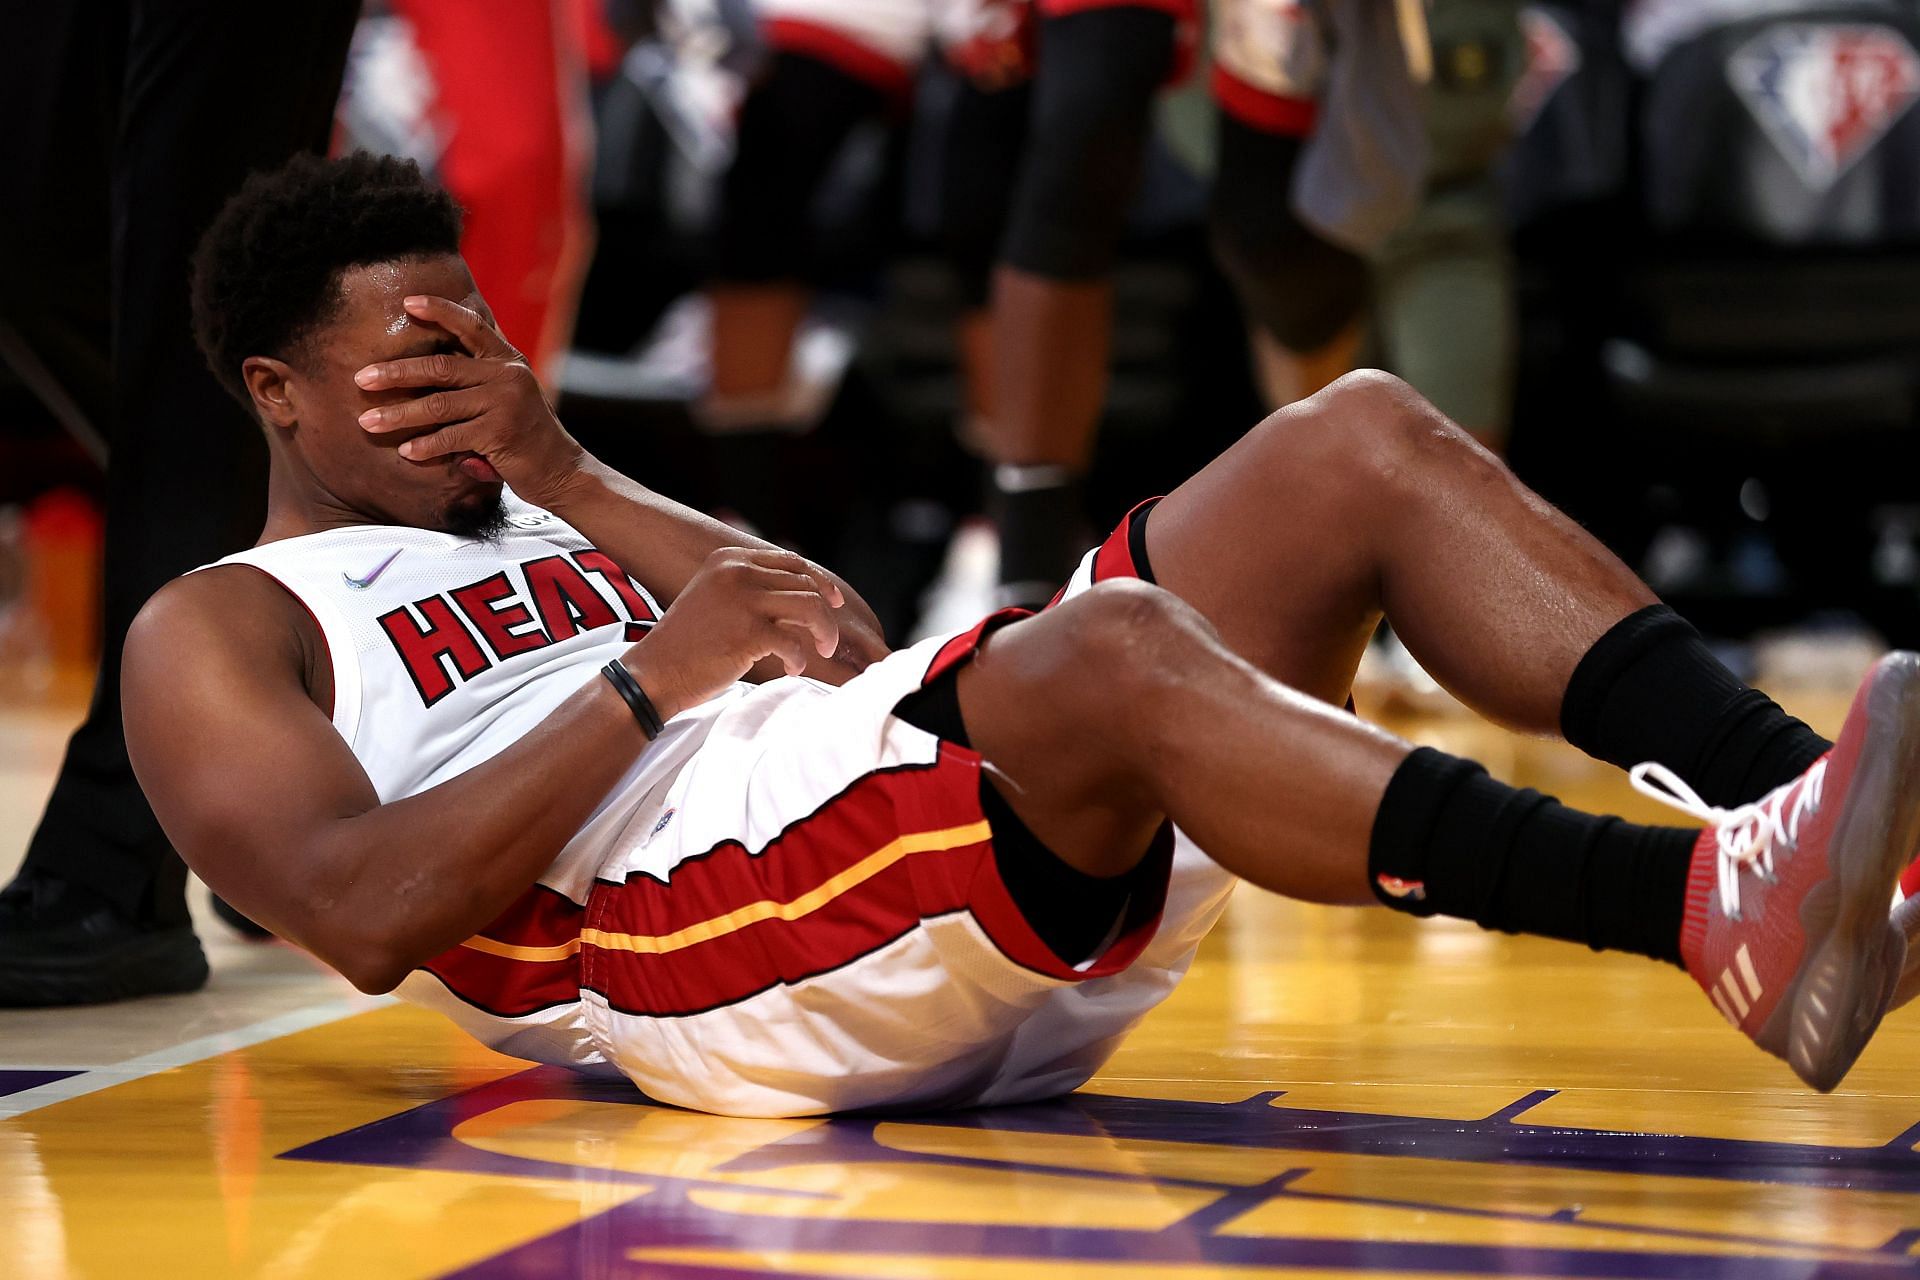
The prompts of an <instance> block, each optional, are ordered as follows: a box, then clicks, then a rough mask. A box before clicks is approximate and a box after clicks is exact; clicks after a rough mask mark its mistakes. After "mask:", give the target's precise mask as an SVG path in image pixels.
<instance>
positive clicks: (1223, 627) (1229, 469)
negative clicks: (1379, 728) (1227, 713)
mask: <svg viewBox="0 0 1920 1280" xmlns="http://www.w3.org/2000/svg"><path fill="white" fill-rule="evenodd" d="M1145 545H1146V549H1147V551H1148V553H1149V555H1150V558H1151V562H1152V566H1153V571H1154V575H1155V581H1157V582H1158V583H1159V584H1160V585H1161V586H1164V587H1166V588H1167V589H1168V590H1170V591H1172V592H1174V593H1175V594H1177V595H1179V596H1180V597H1181V598H1182V599H1185V600H1187V601H1188V602H1189V603H1191V604H1193V605H1194V606H1195V607H1196V608H1198V609H1199V610H1200V612H1201V613H1202V614H1204V615H1206V617H1207V618H1208V620H1209V621H1211V622H1212V623H1213V625H1214V626H1215V627H1217V628H1218V629H1219V631H1220V634H1221V637H1222V639H1223V641H1224V642H1225V643H1226V645H1227V646H1228V647H1229V648H1231V649H1233V650H1234V651H1235V652H1237V653H1240V654H1242V655H1244V656H1245V657H1246V658H1248V659H1249V660H1250V661H1252V662H1253V663H1254V664H1255V665H1256V666H1259V667H1260V668H1261V669H1263V670H1264V671H1266V672H1268V673H1269V674H1271V675H1273V676H1275V677H1277V678H1279V679H1281V680H1283V681H1285V682H1286V683H1288V684H1290V685H1292V686H1294V687H1296V688H1299V689H1302V690H1304V691H1306V692H1308V693H1311V694H1313V695H1314V696H1316V697H1319V698H1322V699H1326V700H1328V701H1333V702H1338V701H1340V700H1342V699H1344V697H1345V696H1346V692H1347V688H1348V685H1349V684H1350V682H1351V677H1352V673H1353V669H1354V665H1355V664H1356V663H1357V661H1358V658H1359V654H1360V652H1361V649H1362V647H1363V646H1364V644H1365V642H1366V639H1367V637H1368V636H1369V635H1370V634H1371V633H1372V631H1373V628H1374V625H1375V623H1376V622H1377V621H1378V619H1379V617H1380V615H1381V613H1382V612H1383V611H1384V612H1385V613H1386V614H1387V616H1388V617H1389V618H1390V619H1391V620H1392V622H1393V625H1394V629H1395V631H1396V632H1397V633H1398V634H1399V635H1400V636H1401V637H1402V638H1403V639H1404V640H1405V641H1406V644H1407V647H1408V648H1409V649H1410V650H1412V652H1413V653H1414V655H1415V656H1416V657H1417V658H1419V660H1420V662H1421V664H1422V665H1423V666H1425V667H1426V668H1427V670H1429V671H1430V672H1432V673H1433V675H1434V676H1435V678H1436V679H1438V680H1439V681H1440V682H1441V683H1442V684H1443V685H1445V686H1446V687H1447V688H1448V689H1450V690H1451V691H1452V692H1453V693H1455V694H1456V695H1457V696H1458V697H1460V698H1461V700H1462V701H1464V702H1466V703H1467V704H1468V705H1469V706H1471V707H1472V708H1474V709H1475V710H1476V711H1479V712H1481V713H1482V714H1484V715H1486V716H1488V717H1489V718H1491V719H1494V720H1497V721H1499V722H1501V723H1503V724H1507V725H1510V726H1513V727H1515V728H1519V729H1522V730H1524V731H1527V732H1536V733H1564V734H1565V736H1566V737H1567V738H1568V739H1569V740H1570V741H1572V742H1573V743H1574V744H1575V745H1577V746H1579V747H1581V748H1582V749H1583V750H1586V751H1588V752H1589V753H1590V754H1593V755H1595V756H1597V757H1599V758H1601V759H1605V760H1609V761H1611V762H1613V763H1615V764H1619V765H1621V766H1623V767H1625V766H1630V765H1633V764H1636V763H1638V762H1640V761H1642V760H1657V761H1660V762H1662V763H1665V764H1667V765H1669V766H1670V767H1672V768H1674V769H1676V770H1678V771H1679V772H1680V774H1681V775H1682V776H1683V777H1685V778H1686V779H1687V780H1688V781H1689V782H1690V783H1691V784H1692V785H1693V786H1694V787H1695V788H1696V789H1698V790H1699V791H1700V793H1701V794H1702V795H1703V796H1705V797H1706V798H1707V799H1708V800H1709V801H1711V802H1713V803H1716V804H1735V803H1741V802H1745V801H1748V800H1752V799H1755V798H1756V797H1758V796H1760V795H1762V794H1764V793H1766V792H1767V791H1768V790H1770V789H1772V788H1773V787H1774V786H1777V785H1779V784H1780V783H1781V782H1784V781H1786V780H1787V779H1789V778H1792V777H1794V776H1795V775H1796V774H1798V773H1799V771H1800V770H1802V769H1804V768H1805V767H1806V766H1807V765H1808V764H1810V763H1811V762H1812V761H1813V759H1814V758H1816V757H1817V756H1818V755H1819V754H1820V753H1821V752H1822V751H1824V750H1825V749H1826V747H1827V745H1828V744H1827V743H1826V742H1825V741H1824V740H1823V739H1821V738H1819V736H1818V735H1816V734H1814V733H1813V732H1812V731H1811V730H1809V729H1807V728H1806V726H1805V725H1803V724H1801V723H1800V722H1799V721H1797V720H1794V719H1792V718H1791V717H1789V716H1787V715H1786V714H1785V713H1784V712H1782V711H1781V710H1780V709H1779V708H1778V707H1777V706H1775V705H1774V704H1773V703H1772V702H1771V701H1770V700H1768V699H1767V698H1766V697H1765V696H1764V695H1762V694H1760V693H1758V692H1756V691H1754V690H1751V689H1748V688H1746V687H1745V686H1744V685H1742V684H1741V683H1740V682H1739V681H1738V680H1736V679H1735V678H1734V677H1733V676H1732V675H1731V674H1730V673H1729V672H1727V670H1726V669H1725V667H1724V666H1722V665H1721V664H1720V663H1719V662H1718V661H1717V660H1716V659H1714V658H1713V656H1712V654H1711V653H1710V652H1709V651H1708V649H1707V648H1706V646H1705V644H1704V642H1702V641H1701V640H1700V638H1699V636H1698V635H1697V634H1696V633H1694V632H1693V631H1692V629H1691V628H1689V627H1687V626H1686V624H1685V623H1684V622H1682V621H1680V619H1678V618H1677V617H1676V616H1674V615H1673V614H1672V613H1671V612H1669V611H1666V610H1664V609H1663V608H1661V607H1660V606H1659V605H1658V603H1657V601H1656V599H1655V597H1654V595H1653V593H1652V592H1651V591H1650V590H1649V589H1648V588H1647V587H1646V586H1645V585H1644V584H1642V583H1641V582H1640V581H1639V580H1638V579H1637V578H1636V577H1634V575H1633V573H1632V572H1631V571H1630V570H1629V569H1628V568H1627V567H1626V566H1625V565H1624V564H1622V563H1621V562H1620V561H1619V560H1618V559H1616V558H1615V557H1614V556H1613V555H1612V554H1611V553H1610V552H1608V551H1607V549H1606V548H1605V547H1603V546H1601V545H1600V544H1599V543H1598V542H1597V541H1595V540H1594V539H1593V538H1592V537H1590V536H1589V535H1588V534H1587V533H1586V532H1585V531H1584V530H1582V529H1581V528H1580V527H1579V526H1578V525H1576V524H1574V523H1573V521H1571V520H1569V519H1568V518H1567V517H1565V516H1564V515H1562V514H1560V513H1559V512H1558V511H1556V510H1554V509H1553V508H1552V507H1551V506H1550V505H1548V504H1547V503H1546V502H1545V501H1544V500H1542V499H1541V498H1540V497H1538V496H1537V495H1535V494H1533V493H1532V492H1530V491H1529V490H1528V489H1527V488H1526V486H1525V485H1523V484H1521V483H1520V481H1519V480H1518V479H1517V478H1516V477H1515V476H1514V475H1513V474H1512V472H1510V471H1508V470H1507V468H1506V467H1505V465H1504V464H1502V463H1501V462H1500V460H1499V459H1498V458H1496V457H1494V456H1493V455H1492V454H1491V453H1488V452H1487V451H1486V450H1485V449H1483V448H1481V447H1480V446H1479V445H1478V444H1476V443H1475V442H1474V441H1473V439H1472V437H1471V436H1469V435H1468V434H1467V433H1466V432H1465V431H1463V430H1461V429H1460V428H1459V427H1458V426H1456V425H1454V424H1453V423H1451V422H1449V421H1448V420H1447V419H1446V418H1445V417H1443V416H1442V415H1441V414H1440V413H1439V412H1438V411H1437V410H1435V409H1434V408H1433V406H1432V405H1430V404H1429V403H1427V402H1426V401H1425V400H1424V399H1422V398H1421V397H1420V396H1419V395H1418V394H1417V393H1415V392H1414V391H1413V390H1412V389H1411V388H1410V387H1408V386H1407V385H1406V384H1405V383H1403V382H1401V381H1400V380H1399V379H1397V378H1392V377H1389V376H1387V375H1384V374H1379V373H1371V372H1369V373H1362V374H1355V375H1352V376H1350V377H1347V378H1343V379H1341V380H1340V381H1338V382H1336V383H1334V384H1333V385H1332V386H1331V387H1328V388H1327V389H1326V390H1325V391H1322V392H1321V393H1319V394H1318V395H1315V396H1313V397H1311V398H1309V399H1307V400H1304V401H1302V402H1300V403H1298V404H1295V405H1292V406H1289V407H1288V408H1286V409H1283V410H1281V411H1279V412H1277V413H1275V414H1273V415H1272V416H1270V417H1269V418H1267V419H1266V421H1264V422H1262V423H1261V424H1260V425H1259V426H1257V427H1255V428H1254V429H1253V430H1252V431H1250V432H1248V433H1247V435H1245V436H1244V437H1242V438H1241V439H1240V440H1239V441H1238V442H1236V443H1235V444H1234V445H1233V446H1232V447H1231V448H1230V449H1228V450H1227V451H1226V453H1224V454H1222V455H1221V456H1220V458H1218V459H1216V460H1215V461H1214V462H1213V463H1212V464H1211V465H1209V466H1208V467H1207V468H1206V469H1205V470H1203V471H1202V472H1201V473H1200V474H1199V475H1198V476H1196V477H1194V479H1192V480H1190V481H1188V482H1187V483H1186V484H1184V485H1182V486H1180V487H1179V488H1178V489H1176V490H1175V491H1174V492H1173V493H1172V494H1171V495H1169V496H1168V497H1167V498H1166V499H1165V500H1164V501H1162V502H1161V503H1160V504H1159V505H1158V506H1156V507H1155V508H1154V509H1153V511H1152V515H1151V518H1150V520H1149V523H1148V525H1147V531H1146V537H1145Z"/></svg>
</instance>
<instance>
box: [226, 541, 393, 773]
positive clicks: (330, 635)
mask: <svg viewBox="0 0 1920 1280" xmlns="http://www.w3.org/2000/svg"><path fill="white" fill-rule="evenodd" d="M220 563H221V564H231V565H242V566H245V567H246V568H248V569H252V570H253V571H254V572H255V573H258V574H259V575H261V576H262V577H264V578H266V579H267V581H269V582H271V583H273V584H274V585H275V586H277V587H279V588H280V589H281V590H282V591H284V592H286V593H287V595H288V596H289V597H290V598H291V599H292V600H293V602H294V603H295V604H297V605H299V606H300V607H301V608H302V609H304V610H305V611H306V614H307V617H309V618H311V619H312V620H313V627H314V630H315V631H317V632H318V633H319V635H320V651H321V656H322V657H323V658H324V659H325V661H326V664H327V666H328V668H329V669H330V670H331V671H332V673H333V699H332V705H331V706H330V707H329V708H328V709H327V718H328V719H329V720H330V721H332V723H333V728H334V731H335V732H336V733H338V734H339V735H340V736H341V737H342V738H343V739H345V740H346V742H347V744H348V745H349V746H351V745H352V744H353V735H354V733H355V731H356V730H358V729H359V727H360V669H359V667H358V666H357V665H356V664H353V663H343V662H341V661H340V660H339V657H338V655H339V653H340V652H341V651H342V650H343V649H344V650H345V651H346V652H347V653H348V654H352V653H353V652H354V651H355V649H354V643H353V636H352V634H351V633H350V632H349V631H348V630H347V628H346V626H345V624H344V623H342V622H341V621H340V620H339V619H338V618H336V617H333V616H332V615H333V609H332V607H331V606H330V605H327V604H326V603H325V602H324V601H323V602H321V604H320V607H319V608H315V606H314V602H313V601H311V600H309V599H307V598H306V597H305V596H303V595H301V594H300V593H299V592H298V591H296V590H294V589H293V587H292V586H291V585H289V584H288V582H287V580H286V579H285V578H282V577H281V576H280V575H279V574H277V573H275V572H273V570H271V569H268V568H266V567H265V566H264V565H260V564H256V563H254V562H253V561H252V560H243V559H240V558H238V557H230V558H229V559H226V560H223V561H221V562H220ZM207 567H208V568H214V567H216V566H212V565H209V566H207ZM322 610H324V611H325V612H326V613H327V615H328V616H327V617H325V618H323V617H321V616H320V615H321V611H322Z"/></svg>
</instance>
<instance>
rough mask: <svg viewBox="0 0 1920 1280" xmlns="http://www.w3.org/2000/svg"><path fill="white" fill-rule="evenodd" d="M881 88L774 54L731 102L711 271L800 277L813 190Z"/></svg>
mask: <svg viewBox="0 0 1920 1280" xmlns="http://www.w3.org/2000/svg"><path fill="white" fill-rule="evenodd" d="M888 106H889V100H888V98H887V95H886V94H884V93H882V92H881V91H880V90H879V89H877V88H875V87H874V86H873V85H871V84H868V83H866V82H865V81H863V80H857V79H855V78H854V77H852V76H850V75H848V74H847V73H846V72H844V71H841V70H839V69H838V68H836V67H832V66H829V65H828V64H827V63H824V62H819V61H816V60H814V59H812V58H809V57H806V56H805V55H802V54H796V53H784V52H782V53H776V54H774V56H773V60H772V63H771V64H770V65H769V67H768V68H767V73H766V75H765V76H764V77H762V78H761V79H760V80H759V81H757V82H756V83H755V84H754V86H753V88H752V89H751V90H750V91H749V92H748V94H747V100H746V102H745V103H743V104H742V105H741V108H740V131H739V136H738V141H737V143H736V149H735V151H734V156H733V164H732V165H731V166H730V167H729V168H728V169H727V176H726V180H725V183H724V184H723V186H722V189H721V209H720V225H719V234H718V243H717V246H716V255H715V259H716V260H715V263H714V275H715V276H716V277H717V278H719V279H721V280H730V281H763V280H780V279H790V278H795V277H804V276H805V275H806V274H807V272H806V264H807V247H806V246H807V224H808V221H809V214H810V213H811V211H812V207H813V199H814V193H815V192H816V191H818V190H819V187H820V182H821V180H822V179H823V178H825V177H826V175H827V170H828V169H829V168H830V167H831V166H832V164H833V161H834V158H835V157H836V156H838V155H839V154H840V149H841V147H843V146H844V145H846V141H847V136H848V135H849V134H850V133H852V132H853V129H854V126H856V125H858V124H859V123H860V122H861V121H863V120H867V119H872V118H875V117H878V116H880V115H881V114H883V113H884V112H885V111H886V110H887V109H888Z"/></svg>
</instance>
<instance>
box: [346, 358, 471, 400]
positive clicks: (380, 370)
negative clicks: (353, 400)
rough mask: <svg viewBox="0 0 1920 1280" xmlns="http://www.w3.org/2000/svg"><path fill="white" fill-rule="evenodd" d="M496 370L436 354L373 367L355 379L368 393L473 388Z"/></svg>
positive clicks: (365, 369)
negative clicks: (405, 388) (429, 388)
mask: <svg viewBox="0 0 1920 1280" xmlns="http://www.w3.org/2000/svg"><path fill="white" fill-rule="evenodd" d="M494 367H495V366H494V365H493V364H492V363H490V362H488V361H485V360H476V359H474V358H473V357H472V356H464V355H455V354H454V353H453V352H451V351H436V352H435V353H434V354H432V355H430V356H411V357H409V358H407V359H405V360H387V361H383V362H382V363H380V364H370V365H368V366H367V367H366V368H364V369H362V370H361V371H360V372H358V373H356V374H354V375H353V380H354V382H356V383H358V384H359V385H360V386H361V387H362V388H363V389H365V390H367V391H389V390H392V389H393V388H395V387H472V386H478V385H479V384H480V383H482V382H485V381H486V380H487V379H488V378H490V377H492V376H493V371H494Z"/></svg>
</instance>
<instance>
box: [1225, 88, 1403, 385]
mask: <svg viewBox="0 0 1920 1280" xmlns="http://www.w3.org/2000/svg"><path fill="white" fill-rule="evenodd" d="M1219 122H1220V128H1219V139H1220V155H1219V166H1218V169H1217V171H1216V173H1215V175H1214V180H1213V200H1212V208H1211V210H1210V221H1211V222H1212V231H1213V247H1214V253H1215V255H1216V256H1218V258H1219V259H1220V265H1221V267H1222V269H1223V270H1225V272H1226V273H1227V276H1228V278H1229V279H1231V280H1232V281H1233V285H1234V289H1235V290H1236V291H1237V292H1238V293H1239V295H1240V303H1241V305H1242V306H1243V307H1245V308H1246V310H1247V317H1248V319H1249V320H1251V321H1252V322H1253V323H1254V324H1257V325H1259V326H1260V327H1261V328H1262V329H1264V330H1266V332H1267V333H1268V334H1269V335H1271V336H1272V337H1273V339H1274V340H1275V341H1277V342H1278V343H1279V344H1280V345H1281V346H1283V347H1285V348H1287V350H1289V351H1294V352H1300V353H1305V352H1309V351H1317V350H1319V349H1320V348H1321V347H1324V346H1326V345H1327V343H1329V342H1331V341H1332V340H1333V338H1334V337H1335V335H1337V334H1339V333H1340V331H1341V330H1343V329H1345V328H1346V327H1347V326H1348V325H1350V324H1352V323H1353V321H1354V318H1355V317H1357V316H1358V315H1359V314H1360V309H1361V307H1362V306H1363V305H1365V302H1366V296H1367V269H1366V264H1365V263H1364V262H1362V261H1361V260H1360V258H1359V257H1358V256H1357V255H1355V254H1352V253H1349V252H1348V251H1347V250H1345V249H1342V248H1340V247H1339V246H1338V245H1335V244H1330V243H1328V242H1327V241H1325V240H1323V239H1321V238H1320V237H1319V236H1318V235H1317V234H1315V233H1314V232H1313V231H1312V230H1311V229H1310V228H1309V227H1308V226H1307V225H1306V224H1305V223H1304V222H1302V221H1300V218H1299V216H1298V215H1297V214H1295V213H1294V211H1293V202H1292V200H1291V199H1290V194H1289V193H1290V192H1291V191H1292V189H1293V170H1294V166H1295V165H1296V164H1297V163H1298V161H1299V158H1300V150H1301V147H1302V146H1303V145H1304V140H1303V139H1300V138H1292V137H1288V136H1286V135H1284V134H1277V133H1267V132H1265V131H1263V130H1260V129H1255V128H1252V127H1251V126H1249V125H1246V124H1243V123H1241V122H1240V121H1238V120H1236V119H1234V118H1233V117H1232V116H1230V115H1228V114H1226V113H1225V112H1222V113H1220V116H1219Z"/></svg>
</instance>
